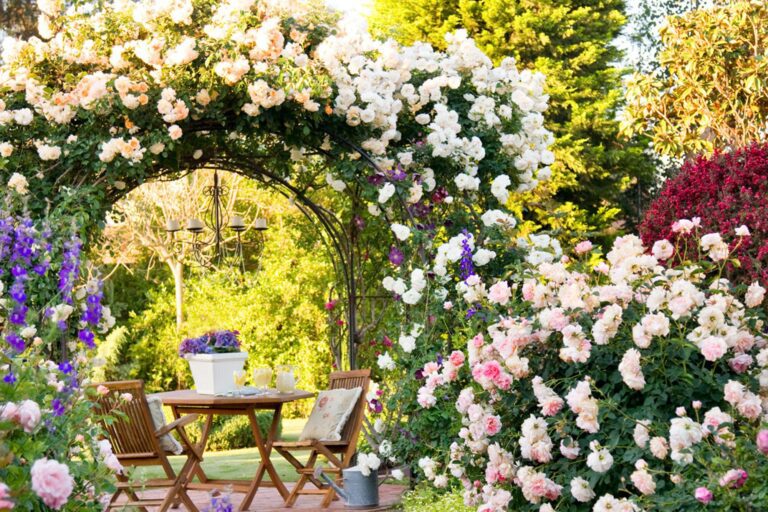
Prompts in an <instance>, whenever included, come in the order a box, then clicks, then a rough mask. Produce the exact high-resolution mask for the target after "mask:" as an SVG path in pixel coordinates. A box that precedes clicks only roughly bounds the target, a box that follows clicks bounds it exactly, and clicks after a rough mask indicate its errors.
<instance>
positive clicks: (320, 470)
mask: <svg viewBox="0 0 768 512" xmlns="http://www.w3.org/2000/svg"><path fill="white" fill-rule="evenodd" d="M314 475H315V478H322V479H323V480H325V481H326V482H328V485H330V486H331V487H332V488H333V490H334V491H336V494H338V495H339V496H341V498H342V499H343V500H344V501H349V497H348V496H347V493H346V492H344V489H342V488H341V487H339V486H338V485H336V482H334V481H333V479H332V478H331V477H329V476H328V475H326V474H325V473H323V468H322V467H320V466H318V467H316V468H315V471H314Z"/></svg>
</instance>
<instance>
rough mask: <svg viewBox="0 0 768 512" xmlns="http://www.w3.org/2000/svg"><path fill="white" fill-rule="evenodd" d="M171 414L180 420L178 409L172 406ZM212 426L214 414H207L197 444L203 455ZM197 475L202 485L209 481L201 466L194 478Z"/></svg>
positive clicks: (195, 472)
mask: <svg viewBox="0 0 768 512" xmlns="http://www.w3.org/2000/svg"><path fill="white" fill-rule="evenodd" d="M171 412H172V413H173V418H174V419H179V417H180V414H179V410H178V407H175V406H171ZM212 425H213V414H206V415H205V424H204V425H203V430H202V432H201V433H200V441H199V442H198V443H197V450H198V451H199V452H200V453H201V454H205V445H206V444H207V443H208V436H209V435H210V434H211V427H212ZM201 462H202V461H201ZM195 475H197V478H198V480H200V483H203V484H204V483H206V482H207V481H208V476H207V475H206V474H205V471H203V466H201V465H200V464H198V465H197V467H196V468H195V471H194V474H193V475H192V477H194V476H195ZM190 480H191V478H190Z"/></svg>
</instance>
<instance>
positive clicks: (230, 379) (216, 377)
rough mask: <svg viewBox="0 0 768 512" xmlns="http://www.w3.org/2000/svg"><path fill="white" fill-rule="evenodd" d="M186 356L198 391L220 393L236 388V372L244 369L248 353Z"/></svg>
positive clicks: (204, 393) (206, 393)
mask: <svg viewBox="0 0 768 512" xmlns="http://www.w3.org/2000/svg"><path fill="white" fill-rule="evenodd" d="M186 358H187V361H189V369H190V370H191V371H192V378H193V379H194V381H195V388H196V389H197V392H198V393H200V394H203V395H219V394H223V393H228V392H230V391H234V390H235V379H234V373H235V372H236V371H238V370H242V369H243V367H244V366H245V360H246V359H247V358H248V353H247V352H229V353H225V354H192V355H188V356H186Z"/></svg>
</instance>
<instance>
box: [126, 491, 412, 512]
mask: <svg viewBox="0 0 768 512" xmlns="http://www.w3.org/2000/svg"><path fill="white" fill-rule="evenodd" d="M290 485H291V484H288V486H289V489H290ZM405 490H406V487H405V486H401V485H391V484H383V485H382V486H381V487H379V508H376V509H366V510H368V511H369V512H370V511H385V510H394V509H395V507H396V506H397V505H398V504H399V503H400V498H401V496H402V495H403V493H404V492H405ZM140 494H141V495H142V497H151V498H162V497H163V494H164V492H163V490H151V491H146V492H145V493H140ZM189 495H190V496H191V497H192V500H193V501H194V502H195V505H197V507H198V508H199V509H200V510H204V509H205V508H206V507H208V505H209V503H210V496H209V495H208V493H207V492H205V491H190V492H189ZM242 499H243V494H241V493H232V503H233V504H234V505H235V510H238V507H239V506H240V502H241V501H242ZM320 502H321V497H320V496H301V497H300V498H299V500H298V501H297V502H296V504H295V505H294V506H293V507H292V508H286V507H285V506H283V500H282V498H281V497H280V494H279V493H278V492H277V490H276V489H274V488H272V487H262V488H261V489H259V491H258V492H257V493H256V497H255V498H254V500H253V503H251V507H250V508H249V509H248V510H251V511H258V512H278V511H286V510H316V511H322V510H329V511H338V510H350V509H347V508H345V507H344V500H341V499H340V500H338V501H334V502H333V503H332V504H331V506H330V507H329V508H327V509H322V508H320ZM116 510H120V509H116ZM148 510H153V509H152V508H151V507H148ZM177 510H179V511H184V510H185V509H184V507H183V506H182V507H181V508H179V509H177Z"/></svg>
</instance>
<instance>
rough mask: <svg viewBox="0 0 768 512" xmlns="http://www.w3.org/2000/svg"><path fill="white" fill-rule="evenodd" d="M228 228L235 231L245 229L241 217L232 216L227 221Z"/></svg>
mask: <svg viewBox="0 0 768 512" xmlns="http://www.w3.org/2000/svg"><path fill="white" fill-rule="evenodd" d="M229 227H230V228H232V229H234V230H235V231H238V230H243V229H245V221H243V218H242V217H239V216H237V215H233V216H232V218H231V219H230V220H229Z"/></svg>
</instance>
